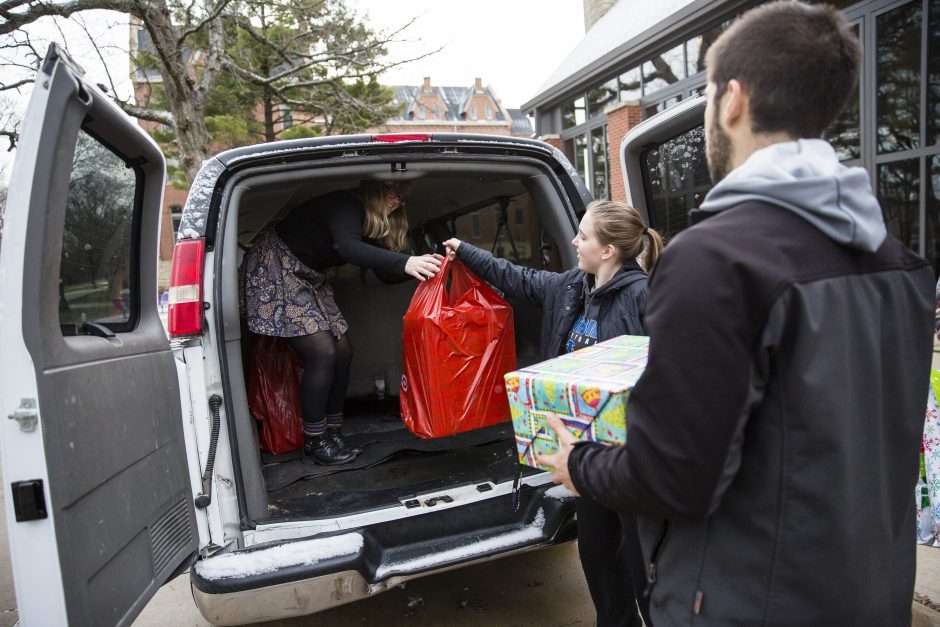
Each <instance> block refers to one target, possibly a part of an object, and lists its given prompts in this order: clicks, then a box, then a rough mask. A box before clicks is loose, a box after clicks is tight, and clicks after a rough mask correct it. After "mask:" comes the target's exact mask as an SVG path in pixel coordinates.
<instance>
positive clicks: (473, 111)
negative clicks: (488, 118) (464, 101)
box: [470, 105, 477, 120]
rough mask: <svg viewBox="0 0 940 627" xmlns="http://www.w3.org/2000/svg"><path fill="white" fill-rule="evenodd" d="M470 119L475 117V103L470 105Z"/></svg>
mask: <svg viewBox="0 0 940 627" xmlns="http://www.w3.org/2000/svg"><path fill="white" fill-rule="evenodd" d="M470 119H471V120H475V119H477V106H476V105H473V106H472V107H470Z"/></svg>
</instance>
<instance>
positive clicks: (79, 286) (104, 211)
mask: <svg viewBox="0 0 940 627" xmlns="http://www.w3.org/2000/svg"><path fill="white" fill-rule="evenodd" d="M136 193H137V173H136V171H135V170H134V169H133V168H132V167H129V166H128V164H126V163H125V162H124V161H123V160H122V159H121V158H120V157H118V156H117V155H115V154H114V153H113V152H111V151H110V150H108V149H107V148H106V147H104V146H103V145H102V144H100V143H98V142H97V141H96V140H95V139H93V138H92V137H91V136H90V135H88V134H86V133H85V132H84V131H82V132H80V134H79V138H78V144H77V146H76V148H75V156H74V158H73V160H72V175H71V179H70V180H69V191H68V197H67V199H66V203H67V206H66V213H65V233H64V236H63V240H62V259H61V261H60V264H59V323H60V325H61V326H62V331H63V333H64V334H66V335H72V334H74V333H75V327H77V326H78V325H81V324H82V323H83V322H86V321H87V322H95V323H98V324H105V325H108V326H109V327H112V328H113V329H114V330H118V331H121V330H129V329H130V328H131V325H133V323H134V322H135V321H136V318H137V311H136V303H137V298H136V294H134V293H133V292H132V288H135V286H136V281H135V280H134V278H135V277H133V276H132V273H131V268H132V265H131V255H132V250H133V224H134V207H135V198H136Z"/></svg>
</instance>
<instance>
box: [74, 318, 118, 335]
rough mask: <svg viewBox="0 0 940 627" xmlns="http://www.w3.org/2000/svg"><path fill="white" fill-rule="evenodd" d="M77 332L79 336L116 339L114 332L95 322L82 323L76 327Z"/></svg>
mask: <svg viewBox="0 0 940 627" xmlns="http://www.w3.org/2000/svg"><path fill="white" fill-rule="evenodd" d="M78 332H79V333H80V334H81V335H95V336H97V337H103V338H112V337H117V336H116V335H114V331H112V330H111V329H109V328H108V327H106V326H104V325H102V324H98V323H97V322H87V321H86V322H83V323H81V324H80V325H78Z"/></svg>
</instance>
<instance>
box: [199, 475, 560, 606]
mask: <svg viewBox="0 0 940 627" xmlns="http://www.w3.org/2000/svg"><path fill="white" fill-rule="evenodd" d="M549 487H550V484H549ZM545 490H546V487H545V486H540V487H538V488H534V489H530V488H524V489H523V491H522V494H521V496H522V498H521V500H522V503H521V507H520V509H519V511H517V512H513V511H512V508H511V505H510V499H509V497H508V496H500V497H496V498H493V499H489V500H487V501H480V502H476V503H472V504H468V505H467V506H465V507H460V508H454V509H451V510H443V511H440V512H434V513H429V514H426V515H423V516H417V517H412V518H408V519H407V520H404V521H391V522H386V523H380V524H376V525H371V526H369V527H364V528H361V529H353V530H347V531H345V532H342V533H336V534H331V535H330V536H320V537H318V538H316V539H314V540H299V541H293V542H286V543H278V544H277V545H273V546H262V547H252V548H251V549H246V550H243V551H239V552H238V556H237V559H238V562H237V563H238V564H244V565H246V568H245V569H243V570H239V569H237V568H236V569H232V572H227V571H228V570H229V569H227V568H215V567H213V564H211V563H210V562H212V561H213V560H219V559H222V558H226V556H216V557H212V558H209V559H208V560H205V561H204V562H203V564H202V566H201V567H200V566H197V567H195V568H193V570H192V571H191V577H190V579H191V586H192V591H193V598H194V599H195V601H196V605H197V607H198V608H199V611H200V612H201V613H202V615H203V616H204V617H205V618H206V620H208V621H210V622H212V623H214V624H217V625H241V624H247V623H253V622H262V621H269V620H276V619H281V618H289V617H292V616H301V615H305V614H312V613H314V612H319V611H322V610H325V609H328V608H331V607H335V606H338V605H343V604H345V603H350V602H352V601H357V600H359V599H363V598H366V597H368V596H372V595H375V594H378V593H379V592H384V591H385V590H387V589H389V588H394V587H395V586H397V585H399V584H401V583H403V582H405V581H408V580H410V579H415V578H418V577H423V576H425V575H429V574H433V573H438V572H443V571H446V570H452V569H455V568H462V567H464V566H469V565H471V564H475V563H480V562H485V561H489V560H492V559H496V558H500V557H505V556H508V555H512V554H517V553H520V552H525V551H530V550H533V549H538V548H543V547H545V546H550V545H554V544H558V543H561V542H567V541H570V540H573V539H575V537H576V536H577V531H576V527H575V520H574V519H575V517H574V499H573V498H565V499H555V498H549V497H546V496H544V494H545ZM357 536H358V537H357ZM360 538H361V539H360ZM331 539H334V540H335V541H336V542H335V543H334V544H336V545H338V546H341V547H345V548H341V549H339V550H340V551H341V552H342V553H343V554H341V555H336V556H329V554H330V553H331V552H330V551H324V550H323V549H324V546H327V545H329V543H330V540H331ZM357 547H358V548H357ZM285 549H286V550H285ZM294 549H296V550H294ZM305 553H306V554H305ZM229 555H230V557H228V558H227V560H228V561H230V562H233V563H234V558H233V557H231V554H229ZM285 555H289V557H288V560H289V561H290V562H291V563H287V564H284V565H277V560H278V559H279V556H285ZM266 565H267V566H266ZM265 568H268V570H265ZM257 571H264V572H257Z"/></svg>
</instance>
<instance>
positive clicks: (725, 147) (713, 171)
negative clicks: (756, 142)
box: [705, 106, 731, 184]
mask: <svg viewBox="0 0 940 627" xmlns="http://www.w3.org/2000/svg"><path fill="white" fill-rule="evenodd" d="M705 159H706V161H708V174H709V175H710V176H711V179H712V184H717V183H718V181H720V180H721V179H723V178H725V177H726V176H728V173H729V172H730V171H731V137H730V136H729V135H728V133H726V132H725V130H724V129H723V128H721V124H719V123H718V107H717V106H716V107H715V108H714V110H713V115H712V119H711V124H710V125H709V128H708V133H707V134H706V136H705Z"/></svg>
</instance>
